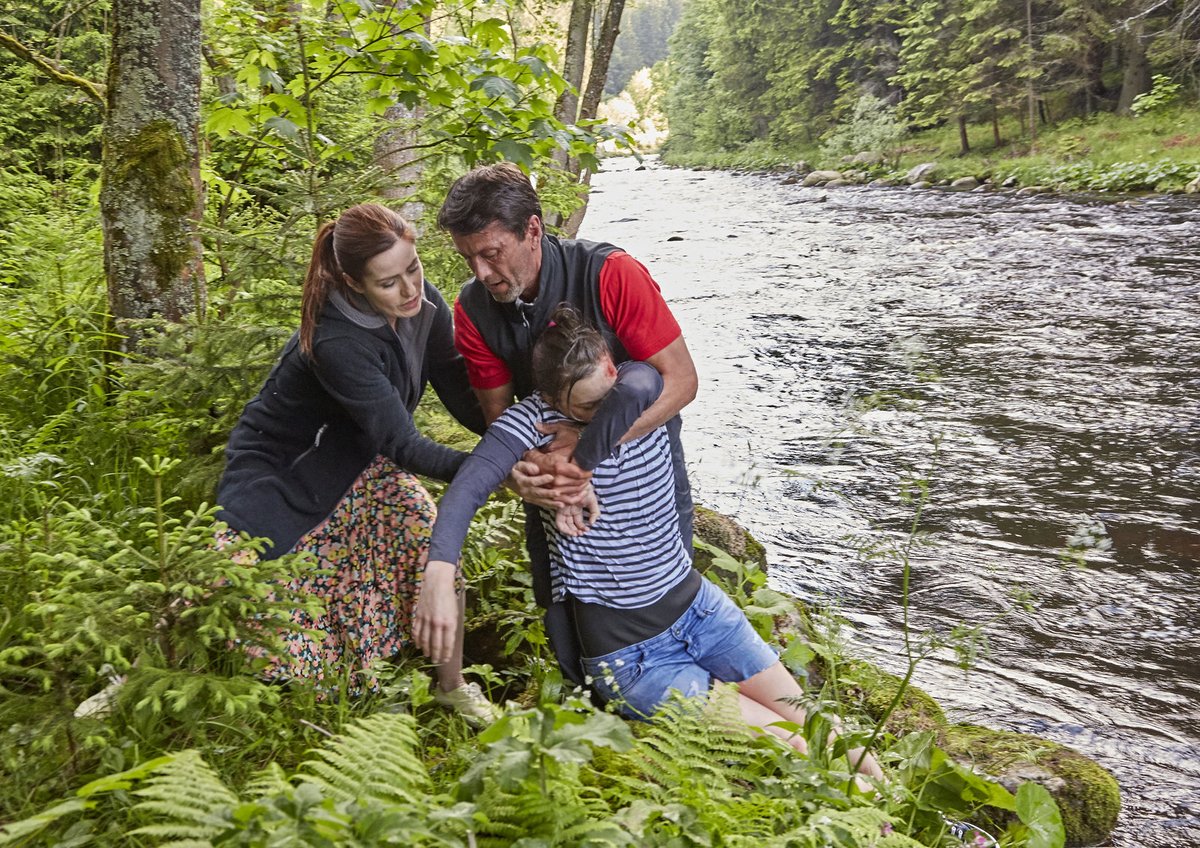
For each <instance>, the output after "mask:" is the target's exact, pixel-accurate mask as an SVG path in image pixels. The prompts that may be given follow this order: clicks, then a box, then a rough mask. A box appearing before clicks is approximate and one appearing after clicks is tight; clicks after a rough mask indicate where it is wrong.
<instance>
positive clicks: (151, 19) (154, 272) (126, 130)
mask: <svg viewBox="0 0 1200 848" xmlns="http://www.w3.org/2000/svg"><path fill="white" fill-rule="evenodd" d="M112 15H113V39H112V58H111V60H110V62H109V67H108V85H107V95H108V111H107V117H106V120H105V123H104V132H103V140H104V154H103V162H102V168H101V180H100V215H101V222H102V225H103V228H104V270H105V275H106V277H107V279H108V302H109V309H110V310H111V312H112V315H113V317H114V319H115V320H116V321H117V329H118V331H120V332H125V333H129V332H130V330H131V329H133V328H132V327H131V326H130V324H129V322H131V321H136V320H139V319H145V318H151V317H156V316H161V317H163V318H166V319H167V320H170V321H179V320H181V319H182V318H183V317H184V316H185V315H186V314H187V313H189V312H191V311H193V310H195V311H198V312H202V311H203V308H204V303H205V287H204V271H203V264H202V257H201V247H200V237H199V223H200V217H201V214H202V212H203V208H204V200H203V189H202V186H201V182H200V157H199V143H198V131H199V122H200V0H114V2H113V11H112ZM122 325H124V326H122Z"/></svg>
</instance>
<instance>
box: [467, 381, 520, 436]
mask: <svg viewBox="0 0 1200 848" xmlns="http://www.w3.org/2000/svg"><path fill="white" fill-rule="evenodd" d="M475 397H477V398H479V408H480V409H482V410H483V421H484V423H485V424H487V425H489V426H490V425H491V423H492V422H493V421H495V420H496V419H497V418H499V417H500V414H501V413H502V412H504V410H506V409H508V408H509V407H510V406H512V405H513V384H512V383H505V384H504V385H503V386H497V387H496V388H494V389H475Z"/></svg>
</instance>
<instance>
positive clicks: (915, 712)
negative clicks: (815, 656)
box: [816, 660, 946, 736]
mask: <svg viewBox="0 0 1200 848" xmlns="http://www.w3.org/2000/svg"><path fill="white" fill-rule="evenodd" d="M816 673H817V674H824V673H827V670H825V669H818V670H817V672H816ZM838 673H839V683H840V684H841V686H842V690H843V695H842V697H843V698H844V699H845V698H849V699H853V700H855V701H857V702H858V706H859V709H860V710H861V711H862V712H863V713H865V714H866V715H868V716H870V717H871V719H873V720H874V721H879V719H880V718H881V717H882V716H883V714H884V712H885V711H886V710H887V708H888V706H889V705H890V704H891V703H892V700H893V699H894V698H895V697H896V692H897V691H898V690H899V688H900V682H901V678H899V677H897V676H896V675H894V674H889V673H888V672H886V671H884V670H882V669H880V668H878V667H876V666H874V665H872V664H871V663H869V662H866V661H865V660H850V661H847V662H844V663H842V664H841V665H840V666H839V669H838ZM945 723H946V715H945V713H943V712H942V708H941V707H940V706H938V703H937V701H935V700H934V699H933V698H931V697H930V696H929V694H928V693H926V692H925V691H924V690H922V689H920V688H918V687H916V686H913V685H912V684H909V685H908V686H907V687H906V688H905V690H904V694H903V695H902V696H901V698H900V703H899V704H897V705H896V708H895V709H894V710H893V711H892V713H891V714H890V715H889V716H888V717H887V721H886V722H885V723H884V729H885V730H886V731H888V732H889V733H893V734H896V735H897V736H902V735H904V734H906V733H916V732H918V731H922V730H938V729H940V728H941V727H943V726H944V725H945Z"/></svg>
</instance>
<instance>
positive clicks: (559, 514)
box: [554, 484, 600, 536]
mask: <svg viewBox="0 0 1200 848" xmlns="http://www.w3.org/2000/svg"><path fill="white" fill-rule="evenodd" d="M599 518H600V501H599V499H598V498H597V497H596V491H595V489H593V488H592V487H591V484H589V485H588V487H587V491H586V492H585V493H584V500H583V503H581V504H577V505H575V506H563V507H559V508H558V510H557V511H556V512H555V513H554V525H555V526H556V527H557V528H558V531H559V532H560V533H562V534H563V535H566V536H582V535H583V534H584V533H586V532H587V531H588V529H589V528H590V527H591V526H592V525H593V524H595V523H596V521H597V520H598V519H599Z"/></svg>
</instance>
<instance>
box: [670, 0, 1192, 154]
mask: <svg viewBox="0 0 1200 848" xmlns="http://www.w3.org/2000/svg"><path fill="white" fill-rule="evenodd" d="M1198 62H1200V0H919V2H912V0H786V2H784V0H746V2H731V0H690V1H689V2H688V4H687V5H686V7H685V9H684V13H683V17H682V19H681V21H680V23H679V25H678V27H677V28H676V30H675V32H674V35H673V36H672V38H671V42H670V68H671V72H670V80H671V84H670V91H669V92H668V94H667V97H666V101H665V111H666V113H667V117H668V119H669V121H670V128H671V138H670V141H669V142H668V145H669V146H670V147H671V149H672V150H674V151H688V150H694V151H722V150H737V149H740V148H743V147H745V146H746V145H747V144H750V143H753V142H760V143H765V144H769V145H771V146H772V147H775V148H779V149H787V148H791V147H800V146H805V145H811V144H813V143H814V142H816V141H818V140H819V139H820V137H821V136H822V135H823V134H825V133H826V132H827V131H828V130H829V128H830V127H831V126H832V125H834V124H835V123H836V122H838V121H839V120H843V119H845V118H847V117H848V116H849V115H850V114H851V113H852V112H853V110H854V108H855V104H856V103H857V102H858V101H859V99H860V98H861V97H863V96H864V95H869V96H872V97H874V98H878V99H879V100H881V101H882V102H883V103H885V104H887V105H889V106H892V107H895V110H896V112H897V115H898V117H899V118H901V119H902V120H904V121H906V122H907V123H908V125H909V126H910V127H911V128H913V129H920V128H922V127H929V126H934V125H939V124H944V123H947V122H958V123H959V125H960V127H962V128H963V132H962V134H961V136H962V139H963V144H964V146H965V144H966V133H965V127H966V124H967V123H968V122H971V123H977V122H992V123H993V125H994V126H995V128H996V133H997V135H998V134H999V126H1000V121H1001V120H1002V119H1005V118H1007V119H1008V120H1009V121H1011V120H1012V118H1014V117H1016V118H1017V119H1018V120H1019V121H1020V122H1021V123H1020V127H1021V130H1022V132H1024V133H1028V132H1029V129H1030V117H1031V116H1032V118H1033V129H1034V130H1035V131H1036V129H1037V127H1038V126H1039V125H1042V124H1046V123H1052V122H1055V121H1059V120H1061V119H1063V118H1066V117H1075V116H1087V115H1090V114H1094V113H1096V112H1102V111H1103V112H1128V111H1129V110H1130V108H1131V106H1133V105H1134V101H1135V98H1137V97H1138V95H1149V94H1150V93H1151V92H1152V91H1154V92H1155V94H1154V96H1159V97H1176V98H1180V99H1182V98H1187V99H1195V98H1196V94H1197V90H1196V68H1197V63H1198ZM1156 83H1157V87H1156Z"/></svg>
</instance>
